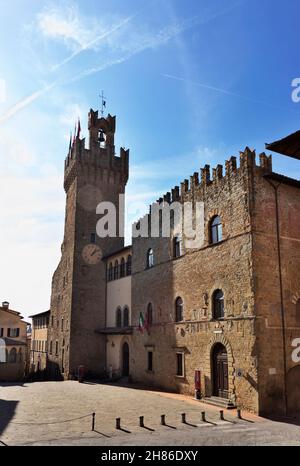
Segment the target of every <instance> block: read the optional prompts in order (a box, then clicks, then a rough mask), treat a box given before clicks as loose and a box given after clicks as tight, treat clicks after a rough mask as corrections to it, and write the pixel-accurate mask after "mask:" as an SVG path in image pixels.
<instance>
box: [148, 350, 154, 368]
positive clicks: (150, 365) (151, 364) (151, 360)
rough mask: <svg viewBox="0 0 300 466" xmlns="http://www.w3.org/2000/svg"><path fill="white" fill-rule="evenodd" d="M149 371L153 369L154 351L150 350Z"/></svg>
mask: <svg viewBox="0 0 300 466" xmlns="http://www.w3.org/2000/svg"><path fill="white" fill-rule="evenodd" d="M148 371H150V372H152V371H153V352H152V351H148Z"/></svg>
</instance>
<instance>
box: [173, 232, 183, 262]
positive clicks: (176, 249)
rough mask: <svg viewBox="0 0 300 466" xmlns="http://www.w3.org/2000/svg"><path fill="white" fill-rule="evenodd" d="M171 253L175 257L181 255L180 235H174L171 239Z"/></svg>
mask: <svg viewBox="0 0 300 466" xmlns="http://www.w3.org/2000/svg"><path fill="white" fill-rule="evenodd" d="M173 255H174V257H175V258H177V257H180V256H182V239H181V237H180V236H175V238H174V239H173Z"/></svg>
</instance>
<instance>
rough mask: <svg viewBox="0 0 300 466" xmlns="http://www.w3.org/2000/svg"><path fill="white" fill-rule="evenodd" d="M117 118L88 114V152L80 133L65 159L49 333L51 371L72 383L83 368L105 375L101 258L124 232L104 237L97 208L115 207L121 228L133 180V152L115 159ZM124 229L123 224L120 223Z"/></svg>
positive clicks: (121, 241) (119, 242)
mask: <svg viewBox="0 0 300 466" xmlns="http://www.w3.org/2000/svg"><path fill="white" fill-rule="evenodd" d="M115 129H116V117H113V116H111V115H108V116H107V117H106V118H104V117H103V116H101V117H100V118H99V117H98V111H96V112H95V111H93V110H90V112H89V115H88V130H89V148H86V147H85V139H81V138H80V134H79V133H78V134H77V136H76V137H75V138H74V140H73V143H72V144H70V148H69V152H68V155H67V158H66V160H65V171H64V189H65V192H66V211H65V230H64V239H63V243H62V247H61V250H62V255H61V260H60V263H59V265H58V268H57V269H56V271H55V273H54V275H53V279H52V295H51V318H50V326H49V333H48V354H49V369H50V371H51V373H52V376H53V377H54V376H55V377H56V376H62V377H63V378H65V379H67V378H70V377H72V376H74V375H76V374H77V370H78V366H80V365H83V366H84V367H85V370H86V371H88V372H90V373H91V374H94V375H101V374H102V373H103V372H104V371H105V369H106V368H105V360H106V355H105V336H102V335H99V334H98V333H97V332H96V331H97V329H100V328H103V327H105V313H106V309H105V305H106V304H105V296H106V270H105V263H104V261H102V257H103V256H105V255H107V254H110V253H112V252H114V251H117V250H119V249H121V248H122V247H123V246H124V231H120V229H121V230H122V229H123V226H121V228H120V229H119V228H118V229H117V235H116V236H115V237H105V238H100V237H98V236H97V233H96V224H97V222H98V220H99V218H100V216H99V215H98V214H97V213H96V208H97V206H98V204H99V203H101V202H111V203H113V204H114V206H115V209H116V213H117V225H119V213H120V211H121V214H123V212H122V209H123V203H121V204H120V195H124V194H125V186H126V183H127V180H128V164H129V150H125V149H123V148H121V150H120V155H119V156H116V155H115V145H114V136H115ZM120 224H121V225H123V221H122V222H121V223H120Z"/></svg>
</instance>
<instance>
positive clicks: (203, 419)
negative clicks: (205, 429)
mask: <svg viewBox="0 0 300 466" xmlns="http://www.w3.org/2000/svg"><path fill="white" fill-rule="evenodd" d="M201 417H202V422H206V417H205V411H202V413H201Z"/></svg>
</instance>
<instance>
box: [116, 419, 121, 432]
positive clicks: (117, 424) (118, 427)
mask: <svg viewBox="0 0 300 466" xmlns="http://www.w3.org/2000/svg"><path fill="white" fill-rule="evenodd" d="M116 429H118V430H120V429H121V418H120V417H117V419H116Z"/></svg>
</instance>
